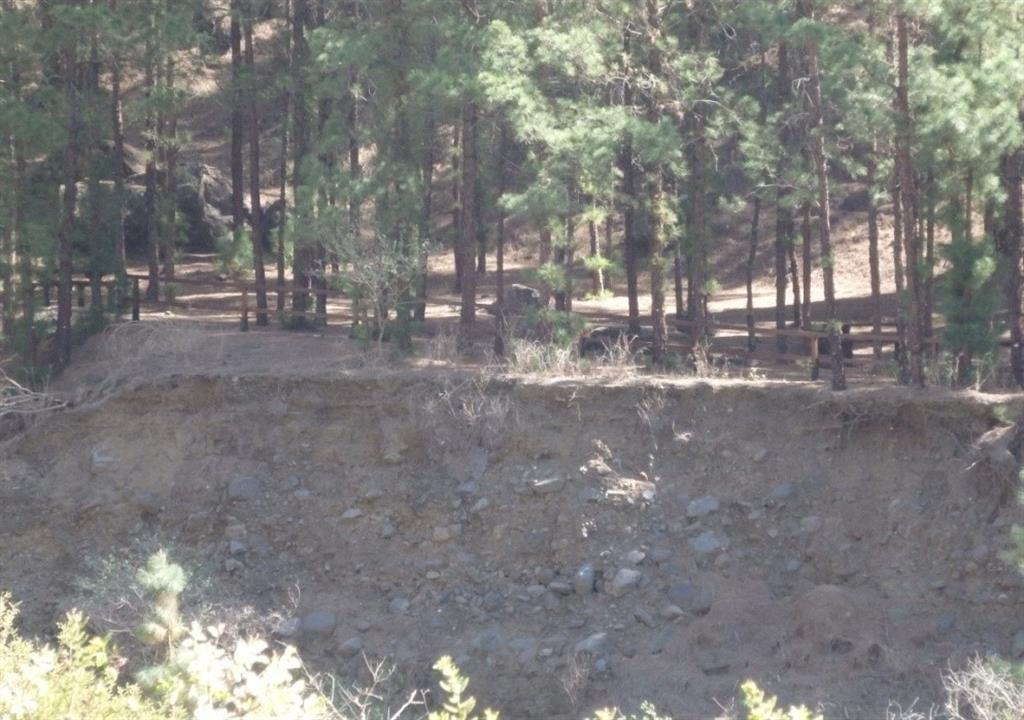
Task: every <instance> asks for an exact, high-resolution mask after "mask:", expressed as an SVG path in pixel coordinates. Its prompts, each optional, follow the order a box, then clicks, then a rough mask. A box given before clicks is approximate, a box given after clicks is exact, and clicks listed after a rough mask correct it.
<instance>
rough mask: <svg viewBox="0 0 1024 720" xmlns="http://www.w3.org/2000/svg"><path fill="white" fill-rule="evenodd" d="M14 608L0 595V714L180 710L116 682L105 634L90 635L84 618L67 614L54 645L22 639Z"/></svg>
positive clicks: (99, 718) (163, 713) (163, 715)
mask: <svg viewBox="0 0 1024 720" xmlns="http://www.w3.org/2000/svg"><path fill="white" fill-rule="evenodd" d="M17 615H18V608H17V606H16V605H15V604H14V603H13V602H12V601H11V598H10V596H8V595H0V717H3V718H10V719H11V720H66V719H67V718H76V720H150V719H151V720H174V719H175V718H184V717H185V715H184V713H183V712H182V711H181V710H180V709H174V708H170V707H167V706H166V705H164V704H162V703H161V702H159V701H158V700H153V699H149V698H146V697H144V696H143V694H142V691H141V689H140V688H139V687H137V686H135V685H130V684H129V685H120V684H119V683H118V670H117V668H118V658H117V655H116V653H115V652H114V651H113V649H112V648H111V646H110V641H109V639H108V638H99V637H91V636H90V635H89V634H88V633H87V632H86V621H85V618H84V617H83V616H82V615H81V614H80V613H77V612H72V613H69V614H68V616H67V619H66V620H65V621H64V622H63V624H61V626H60V629H59V633H58V636H57V645H56V647H51V646H49V645H39V644H36V643H34V642H32V641H29V640H24V639H22V638H21V637H20V636H19V635H18V633H17V632H16V630H15V628H14V623H15V620H16V619H17Z"/></svg>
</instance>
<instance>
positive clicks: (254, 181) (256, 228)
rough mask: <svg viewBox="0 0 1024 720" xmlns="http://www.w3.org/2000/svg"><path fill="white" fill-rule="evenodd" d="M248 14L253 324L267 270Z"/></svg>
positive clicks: (261, 308) (262, 311) (262, 310)
mask: <svg viewBox="0 0 1024 720" xmlns="http://www.w3.org/2000/svg"><path fill="white" fill-rule="evenodd" d="M252 23H253V19H252V17H246V19H245V30H244V32H245V68H246V72H247V75H248V80H249V83H250V87H249V88H248V89H247V93H246V94H247V95H248V98H249V205H250V208H249V223H250V228H251V229H252V264H253V272H254V273H255V275H256V309H257V312H256V324H257V325H267V324H268V323H269V316H268V315H267V313H266V310H267V272H266V267H265V265H264V262H263V248H264V246H265V244H266V241H267V238H266V221H265V219H264V217H263V203H262V199H261V197H260V113H259V105H258V103H257V102H256V87H255V79H256V51H255V48H254V47H253V37H252Z"/></svg>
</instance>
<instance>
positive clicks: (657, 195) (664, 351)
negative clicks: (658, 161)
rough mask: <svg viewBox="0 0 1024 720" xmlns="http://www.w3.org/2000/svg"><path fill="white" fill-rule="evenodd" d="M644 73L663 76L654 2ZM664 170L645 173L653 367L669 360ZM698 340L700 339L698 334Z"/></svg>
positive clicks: (651, 0) (650, 115) (652, 94)
mask: <svg viewBox="0 0 1024 720" xmlns="http://www.w3.org/2000/svg"><path fill="white" fill-rule="evenodd" d="M646 21H647V28H646V30H647V37H646V43H647V70H648V72H649V73H650V74H651V77H654V78H660V77H661V74H662V57H661V47H660V43H661V10H660V9H659V6H658V1H657V0H647V2H646ZM646 100H647V120H648V122H650V123H652V124H655V123H657V122H658V120H659V115H660V112H661V107H660V105H661V97H660V95H659V93H658V91H657V89H656V88H654V87H652V88H651V89H650V90H649V91H648V96H647V98H646ZM664 182H665V180H664V169H663V168H662V167H661V166H660V165H655V167H653V168H652V169H651V171H650V172H649V173H647V183H648V190H647V202H648V203H649V204H648V216H649V218H650V220H649V222H650V232H651V258H650V266H651V269H650V272H651V326H652V328H653V331H654V332H653V338H652V345H651V361H652V362H653V363H654V364H655V365H659V364H663V363H664V362H665V361H666V360H667V359H668V326H667V323H666V322H665V275H666V273H665V270H666V269H667V266H668V238H667V236H666V232H665V198H664ZM698 337H700V336H699V335H698Z"/></svg>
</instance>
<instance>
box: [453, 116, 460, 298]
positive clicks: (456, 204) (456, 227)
mask: <svg viewBox="0 0 1024 720" xmlns="http://www.w3.org/2000/svg"><path fill="white" fill-rule="evenodd" d="M461 134H462V128H461V126H459V125H458V124H456V127H455V128H453V129H452V257H453V260H454V262H455V279H454V281H453V282H452V291H453V292H456V293H461V292H462V137H461Z"/></svg>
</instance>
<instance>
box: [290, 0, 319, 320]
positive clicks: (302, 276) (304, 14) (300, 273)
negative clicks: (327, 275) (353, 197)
mask: <svg viewBox="0 0 1024 720" xmlns="http://www.w3.org/2000/svg"><path fill="white" fill-rule="evenodd" d="M309 20H310V14H309V0H293V2H292V58H293V62H292V106H293V107H292V117H293V124H292V138H293V142H292V153H293V161H292V162H293V167H292V201H293V206H294V208H295V218H296V222H295V226H294V231H293V233H292V237H293V244H294V247H293V251H292V283H293V284H294V293H293V295H292V309H293V310H295V311H296V312H305V311H307V310H308V309H309V290H310V289H311V287H312V276H311V273H312V270H313V258H314V257H315V250H314V247H313V240H312V238H310V237H309V234H308V230H306V229H305V227H304V218H303V216H304V215H305V214H308V213H309V211H310V208H309V204H310V203H309V201H308V200H304V199H303V195H302V187H303V173H304V167H303V166H304V165H305V163H306V160H307V159H308V158H309V155H310V145H311V140H310V134H309V108H308V107H307V103H308V93H307V90H308V88H307V84H308V83H307V79H306V72H307V70H308V65H309V46H308V45H307V43H306V27H307V26H308V25H309V24H310V23H309Z"/></svg>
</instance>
